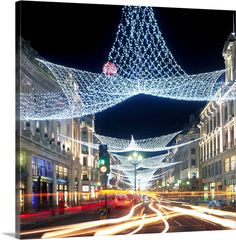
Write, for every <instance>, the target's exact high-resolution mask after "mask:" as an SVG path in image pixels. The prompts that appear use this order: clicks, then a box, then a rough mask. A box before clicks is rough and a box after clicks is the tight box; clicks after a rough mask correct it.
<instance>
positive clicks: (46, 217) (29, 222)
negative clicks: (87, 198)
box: [19, 201, 112, 230]
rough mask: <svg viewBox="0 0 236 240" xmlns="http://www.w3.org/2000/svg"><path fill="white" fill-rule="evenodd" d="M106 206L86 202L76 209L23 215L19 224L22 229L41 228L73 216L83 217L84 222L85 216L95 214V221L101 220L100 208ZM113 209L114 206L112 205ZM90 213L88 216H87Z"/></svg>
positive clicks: (58, 209)
mask: <svg viewBox="0 0 236 240" xmlns="http://www.w3.org/2000/svg"><path fill="white" fill-rule="evenodd" d="M102 205H104V203H103V204H101V203H100V202H98V201H96V202H86V203H82V205H80V206H75V207H66V208H61V209H60V208H56V209H54V211H55V212H53V211H50V210H48V211H42V212H36V213H30V214H21V215H20V216H19V224H20V226H21V228H22V229H24V230H25V229H27V228H32V227H39V226H40V225H45V224H47V223H54V222H58V221H61V220H66V219H69V218H71V217H72V216H76V215H81V219H82V220H83V218H84V216H85V215H88V214H91V213H93V220H96V218H97V220H98V219H99V211H98V209H99V207H100V206H102ZM110 206H111V207H112V205H111V204H110ZM85 212H86V213H88V214H85Z"/></svg>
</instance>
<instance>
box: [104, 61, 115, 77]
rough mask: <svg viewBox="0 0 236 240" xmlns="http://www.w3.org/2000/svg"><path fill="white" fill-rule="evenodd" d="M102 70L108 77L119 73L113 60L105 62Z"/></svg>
mask: <svg viewBox="0 0 236 240" xmlns="http://www.w3.org/2000/svg"><path fill="white" fill-rule="evenodd" d="M102 70H103V73H104V74H105V75H106V76H108V77H110V76H113V75H115V74H116V73H117V68H116V65H115V64H114V63H113V62H111V61H108V62H107V63H105V64H104V66H103V69H102Z"/></svg>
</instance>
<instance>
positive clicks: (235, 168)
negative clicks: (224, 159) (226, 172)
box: [230, 155, 236, 171]
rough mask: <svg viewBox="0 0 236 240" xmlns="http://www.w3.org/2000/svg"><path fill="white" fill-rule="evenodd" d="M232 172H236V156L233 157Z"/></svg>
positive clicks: (231, 162)
mask: <svg viewBox="0 0 236 240" xmlns="http://www.w3.org/2000/svg"><path fill="white" fill-rule="evenodd" d="M230 170H231V171H235V170H236V155H234V156H232V157H231V161H230Z"/></svg>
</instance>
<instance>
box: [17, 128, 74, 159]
mask: <svg viewBox="0 0 236 240" xmlns="http://www.w3.org/2000/svg"><path fill="white" fill-rule="evenodd" d="M21 137H23V138H25V139H27V140H29V141H30V142H32V143H34V144H37V145H40V146H42V147H43V148H46V149H47V150H49V151H51V152H53V153H56V154H59V155H61V156H62V157H67V158H70V159H72V158H73V153H72V152H71V151H70V150H69V149H67V151H65V147H64V145H63V146H62V148H61V144H60V142H57V145H56V144H55V142H54V139H51V140H50V139H49V138H48V137H47V136H46V137H43V138H42V137H40V134H39V133H35V134H34V135H33V134H32V132H31V131H30V129H25V130H22V133H21Z"/></svg>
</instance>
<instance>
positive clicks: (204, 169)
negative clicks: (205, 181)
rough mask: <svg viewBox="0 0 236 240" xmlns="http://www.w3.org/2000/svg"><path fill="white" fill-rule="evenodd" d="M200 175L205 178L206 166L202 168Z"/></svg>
mask: <svg viewBox="0 0 236 240" xmlns="http://www.w3.org/2000/svg"><path fill="white" fill-rule="evenodd" d="M202 177H203V178H207V168H206V167H204V168H203V169H202Z"/></svg>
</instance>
